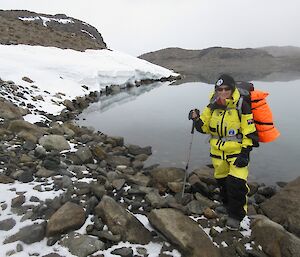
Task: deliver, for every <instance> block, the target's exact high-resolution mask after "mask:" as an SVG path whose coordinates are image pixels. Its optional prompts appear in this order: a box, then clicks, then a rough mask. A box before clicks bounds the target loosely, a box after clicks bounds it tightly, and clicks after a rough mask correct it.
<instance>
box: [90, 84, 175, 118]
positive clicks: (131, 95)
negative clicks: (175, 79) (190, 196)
mask: <svg viewBox="0 0 300 257" xmlns="http://www.w3.org/2000/svg"><path fill="white" fill-rule="evenodd" d="M164 84H165V85H169V84H170V82H165V83H164ZM161 85H163V83H162V82H157V83H152V84H149V85H144V86H140V87H132V88H130V89H126V90H124V91H121V92H120V93H117V94H112V95H108V96H101V98H100V100H99V101H98V102H97V103H95V104H93V105H91V106H90V107H89V108H88V109H86V110H85V112H84V113H85V115H87V114H90V113H92V112H99V113H101V112H105V111H107V110H109V109H111V108H113V107H114V106H116V105H123V104H125V103H127V102H131V101H134V100H135V99H136V98H137V97H138V96H139V95H142V94H144V93H146V92H149V91H151V90H152V89H154V88H157V87H160V86H161Z"/></svg>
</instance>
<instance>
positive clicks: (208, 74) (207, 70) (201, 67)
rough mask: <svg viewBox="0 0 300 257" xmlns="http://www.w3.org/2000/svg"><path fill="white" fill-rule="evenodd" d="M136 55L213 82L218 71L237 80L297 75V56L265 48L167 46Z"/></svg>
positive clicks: (299, 69) (191, 78)
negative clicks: (183, 47)
mask: <svg viewBox="0 0 300 257" xmlns="http://www.w3.org/2000/svg"><path fill="white" fill-rule="evenodd" d="M268 50H269V49H268ZM140 58H142V59H144V60H147V61H149V62H152V63H155V64H157V65H160V66H163V67H166V68H169V69H173V70H174V71H175V72H178V73H181V74H182V75H184V76H185V77H186V80H187V81H203V82H207V83H213V82H214V81H215V79H216V78H217V77H218V75H219V74H220V73H229V74H232V75H233V76H234V77H235V79H237V80H261V79H263V78H265V77H267V76H268V78H270V74H283V75H284V74H286V73H289V74H290V73H292V74H296V77H297V76H298V77H299V78H300V66H299V64H300V57H295V56H293V57H291V56H289V55H284V54H281V55H280V56H278V55H276V56H274V55H272V54H271V51H267V49H251V48H245V49H232V48H222V47H212V48H207V49H203V50H186V49H181V48H167V49H162V50H159V51H156V52H151V53H146V54H143V55H141V56H140ZM277 78H278V76H277ZM271 80H272V79H271Z"/></svg>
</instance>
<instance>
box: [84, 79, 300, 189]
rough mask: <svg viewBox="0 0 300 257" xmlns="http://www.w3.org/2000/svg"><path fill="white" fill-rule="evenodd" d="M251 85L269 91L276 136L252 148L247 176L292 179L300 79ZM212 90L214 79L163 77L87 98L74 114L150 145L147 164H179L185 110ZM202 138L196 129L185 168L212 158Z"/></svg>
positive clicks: (185, 137)
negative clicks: (175, 82) (176, 81)
mask: <svg viewBox="0 0 300 257" xmlns="http://www.w3.org/2000/svg"><path fill="white" fill-rule="evenodd" d="M254 85H255V86H256V88H257V89H260V90H266V91H268V92H269V93H270V95H269V97H268V102H269V104H270V106H271V108H272V110H273V115H274V120H275V123H276V126H277V127H278V129H279V130H280V132H281V136H280V138H279V139H278V140H277V141H275V142H272V143H269V144H261V146H260V147H259V148H257V149H254V150H253V152H252V154H251V163H250V180H257V181H260V182H264V183H266V184H274V183H275V182H276V181H280V180H282V181H289V180H292V179H294V178H296V177H297V176H299V167H298V161H297V160H298V159H299V158H300V154H299V152H300V151H299V142H300V134H299V132H298V131H297V128H298V127H299V125H300V119H298V118H297V117H299V114H298V106H296V104H297V102H298V99H297V98H298V97H297V96H298V95H299V94H300V81H291V82H272V83H270V82H254ZM153 89H155V90H153ZM212 90H213V85H208V84H204V83H199V82H197V83H186V84H182V86H180V87H176V86H175V87H172V86H168V84H167V83H166V84H162V83H159V84H155V85H152V86H150V87H149V86H146V87H140V88H137V89H136V90H133V91H132V93H129V92H128V94H127V95H124V92H123V93H122V94H120V95H115V96H112V97H107V100H106V101H103V102H102V103H101V104H99V103H95V104H92V105H91V106H90V107H89V108H87V110H86V111H84V112H83V113H82V114H81V115H80V116H79V119H80V120H79V123H80V124H81V125H85V126H93V127H94V128H95V129H97V130H99V131H102V132H104V133H106V134H108V135H116V136H124V138H125V142H126V143H130V144H138V145H141V146H146V145H151V146H152V149H153V155H152V156H151V158H149V159H148V160H147V162H146V165H151V164H155V163H159V164H161V165H162V166H177V167H182V168H184V167H185V162H186V155H187V151H188V147H189V143H190V130H191V123H190V121H189V120H188V119H187V114H188V112H189V110H190V109H192V108H195V107H197V108H199V109H200V110H203V108H204V107H205V106H206V105H207V104H208V95H209V93H210V92H211V91H212ZM114 101H116V102H114ZM95 105H96V106H97V107H95ZM99 105H100V107H99ZM83 118H85V119H86V120H82V119H83ZM206 141H207V136H205V135H202V134H200V133H196V134H195V136H194V142H193V148H192V154H191V161H190V166H189V167H190V171H191V170H193V169H195V168H199V167H203V166H205V165H207V164H210V163H211V162H210V157H209V145H208V144H207V142H206Z"/></svg>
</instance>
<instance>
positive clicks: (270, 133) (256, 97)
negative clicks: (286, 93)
mask: <svg viewBox="0 0 300 257" xmlns="http://www.w3.org/2000/svg"><path fill="white" fill-rule="evenodd" d="M236 86H237V88H238V90H239V92H240V95H241V97H240V99H239V102H238V107H237V108H238V111H239V114H240V115H241V113H242V102H243V99H244V97H250V99H251V110H252V114H253V120H254V123H255V127H256V130H257V132H258V138H259V142H263V143H269V142H272V141H274V140H275V139H276V138H278V137H279V136H280V132H279V131H278V129H276V128H275V126H274V122H273V115H272V111H271V108H270V106H269V105H268V103H267V100H266V97H267V96H268V95H269V93H267V92H263V91H259V90H255V89H254V86H253V84H252V83H249V82H244V81H238V82H236Z"/></svg>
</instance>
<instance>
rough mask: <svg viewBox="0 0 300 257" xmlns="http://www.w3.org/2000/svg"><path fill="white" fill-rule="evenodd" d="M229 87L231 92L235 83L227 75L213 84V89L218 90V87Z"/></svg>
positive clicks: (223, 75)
mask: <svg viewBox="0 0 300 257" xmlns="http://www.w3.org/2000/svg"><path fill="white" fill-rule="evenodd" d="M223 85H226V86H229V87H230V88H231V90H232V91H233V90H234V89H235V81H234V79H233V77H231V76H229V75H227V74H222V75H221V76H220V77H219V78H218V80H217V82H216V83H215V88H218V87H220V86H223Z"/></svg>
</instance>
